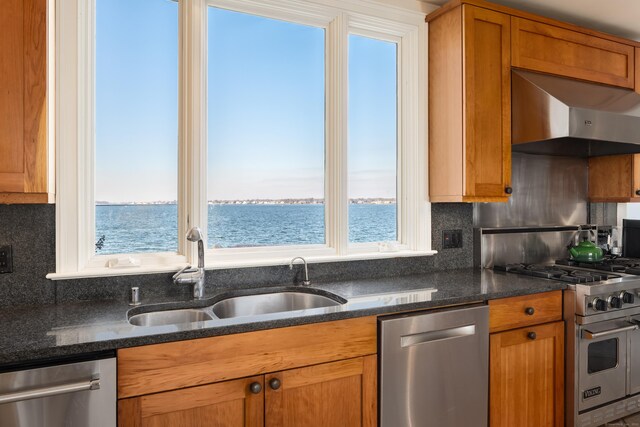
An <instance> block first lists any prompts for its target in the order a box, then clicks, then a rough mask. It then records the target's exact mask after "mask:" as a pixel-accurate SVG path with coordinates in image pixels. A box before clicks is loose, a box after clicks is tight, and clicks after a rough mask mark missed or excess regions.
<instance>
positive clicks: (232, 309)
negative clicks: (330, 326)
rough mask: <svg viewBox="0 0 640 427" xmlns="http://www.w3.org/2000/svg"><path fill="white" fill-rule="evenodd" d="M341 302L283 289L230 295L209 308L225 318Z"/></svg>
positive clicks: (320, 306) (330, 305) (319, 306)
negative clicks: (237, 295) (281, 290)
mask: <svg viewBox="0 0 640 427" xmlns="http://www.w3.org/2000/svg"><path fill="white" fill-rule="evenodd" d="M341 304H342V303H341V302H339V301H337V300H334V299H332V298H329V297H326V296H323V295H317V294H310V293H305V292H293V291H291V292H287V291H285V292H275V293H270V294H258V295H246V296H239V297H231V298H227V299H223V300H222V301H219V302H217V303H215V304H214V305H213V306H212V307H211V309H212V310H213V314H215V315H216V316H218V318H220V319H227V318H230V317H241V316H256V315H260V314H268V313H282V312H285V311H294V310H308V309H312V308H322V307H333V306H339V305H341Z"/></svg>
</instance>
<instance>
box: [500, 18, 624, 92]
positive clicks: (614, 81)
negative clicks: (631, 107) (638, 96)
mask: <svg viewBox="0 0 640 427" xmlns="http://www.w3.org/2000/svg"><path fill="white" fill-rule="evenodd" d="M511 27H512V39H511V42H512V45H511V46H512V64H513V66H514V67H519V68H524V69H528V70H533V71H540V72H543V73H549V74H557V75H561V76H565V77H572V78H576V79H581V80H588V81H592V82H597V83H604V84H610V85H615V86H622V87H626V88H631V89H633V88H634V87H635V71H634V69H635V59H634V46H633V45H632V44H631V43H629V44H624V43H618V42H615V41H611V40H606V39H604V38H600V37H594V36H592V35H588V34H584V33H581V32H577V31H571V30H568V29H565V28H560V27H556V26H553V25H548V24H543V23H541V22H535V21H531V20H528V19H522V18H517V17H514V18H512V25H511Z"/></svg>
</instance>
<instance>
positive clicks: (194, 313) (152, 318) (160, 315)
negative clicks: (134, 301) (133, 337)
mask: <svg viewBox="0 0 640 427" xmlns="http://www.w3.org/2000/svg"><path fill="white" fill-rule="evenodd" d="M212 319H213V317H211V315H210V314H209V313H207V312H206V311H204V310H197V309H183V310H164V311H152V312H149V313H142V314H136V315H133V316H131V317H130V318H129V323H131V324H132V325H134V326H160V325H177V324H179V323H193V322H204V321H205V320H212Z"/></svg>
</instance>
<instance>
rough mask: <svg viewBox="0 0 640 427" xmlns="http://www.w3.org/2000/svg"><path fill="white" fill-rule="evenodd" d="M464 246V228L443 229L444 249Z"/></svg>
mask: <svg viewBox="0 0 640 427" xmlns="http://www.w3.org/2000/svg"><path fill="white" fill-rule="evenodd" d="M461 247H462V230H443V231H442V249H455V248H461Z"/></svg>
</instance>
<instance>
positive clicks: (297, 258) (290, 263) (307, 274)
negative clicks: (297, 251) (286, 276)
mask: <svg viewBox="0 0 640 427" xmlns="http://www.w3.org/2000/svg"><path fill="white" fill-rule="evenodd" d="M297 260H301V261H302V262H303V263H304V280H303V281H302V284H303V285H304V286H309V285H310V284H311V280H309V270H308V269H307V260H306V259H304V258H302V257H301V256H297V257H295V258H293V259H292V260H291V262H289V270H293V263H294V262H296V261H297Z"/></svg>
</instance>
